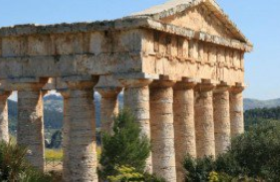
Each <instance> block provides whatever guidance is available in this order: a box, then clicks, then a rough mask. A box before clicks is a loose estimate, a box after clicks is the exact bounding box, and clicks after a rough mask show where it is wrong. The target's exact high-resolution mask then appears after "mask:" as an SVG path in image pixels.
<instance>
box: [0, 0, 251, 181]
mask: <svg viewBox="0 0 280 182" xmlns="http://www.w3.org/2000/svg"><path fill="white" fill-rule="evenodd" d="M252 47H253V46H252V44H251V43H250V42H249V41H248V40H247V39H246V38H245V36H244V35H243V34H242V33H241V32H240V31H239V30H238V28H237V27H236V26H235V24H234V23H233V22H232V21H230V20H229V18H228V16H227V15H226V14H225V13H224V12H223V11H222V10H221V8H220V7H219V6H218V5H217V3H216V2H215V1H214V0H170V1H168V2H167V3H165V4H163V5H159V6H156V7H153V8H151V9H148V10H145V11H143V12H139V13H135V14H134V15H132V16H129V17H125V18H122V19H117V20H113V21H100V22H93V23H74V24H56V25H46V26H41V25H33V24H30V25H19V26H13V27H3V28H1V29H0V83H1V84H0V109H1V115H0V116H1V117H0V139H2V140H5V141H8V139H9V133H8V113H7V98H8V96H9V94H10V93H11V92H12V91H17V92H18V133H17V135H18V136H17V140H18V144H19V145H23V146H27V147H28V149H29V153H28V156H27V158H28V160H29V161H30V162H31V163H32V165H34V166H35V167H37V168H39V169H41V170H44V166H45V165H44V125H43V106H42V97H43V95H44V94H45V93H46V91H48V90H56V91H58V92H60V93H61V94H62V96H63V97H64V123H63V150H64V151H63V152H64V159H63V179H64V181H66V182H78V181H79V182H97V181H98V176H97V173H96V168H97V164H98V161H97V154H96V139H95V135H96V134H95V117H94V109H95V108H94V103H93V92H94V90H96V91H98V92H99V93H100V94H101V96H102V101H101V108H102V109H101V119H102V130H103V131H107V132H111V127H112V124H113V120H112V116H113V115H115V114H117V113H118V102H117V96H118V94H119V93H120V92H121V91H122V90H123V91H124V99H125V100H124V107H126V108H129V109H130V110H131V111H132V112H133V113H134V115H135V116H136V118H137V121H138V122H139V123H140V125H141V128H142V132H143V134H146V135H147V136H148V137H149V138H150V141H151V144H152V152H151V156H150V157H149V159H148V160H147V170H148V171H149V172H153V173H155V174H157V175H159V176H161V177H163V178H165V179H166V180H167V181H168V182H182V181H183V179H184V172H183V167H182V161H183V158H184V156H185V155H186V154H187V153H189V154H190V155H192V156H193V157H203V156H205V155H206V156H210V155H212V156H216V155H218V154H220V153H223V152H224V151H225V150H226V149H227V147H228V146H229V145H230V138H231V137H232V136H236V135H238V134H240V133H242V132H243V131H244V123H243V97H242V91H243V90H244V53H245V52H250V51H251V50H252Z"/></svg>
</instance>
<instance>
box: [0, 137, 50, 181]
mask: <svg viewBox="0 0 280 182" xmlns="http://www.w3.org/2000/svg"><path fill="white" fill-rule="evenodd" d="M26 152H27V150H26V149H24V148H21V147H18V146H16V145H12V144H11V143H5V142H2V143H0V181H10V182H15V181H20V182H39V181H40V182H50V181H52V179H51V177H50V176H48V175H44V174H43V173H41V172H40V171H38V170H36V169H34V168H33V167H31V166H30V165H29V164H28V163H27V162H26V160H25V155H26Z"/></svg>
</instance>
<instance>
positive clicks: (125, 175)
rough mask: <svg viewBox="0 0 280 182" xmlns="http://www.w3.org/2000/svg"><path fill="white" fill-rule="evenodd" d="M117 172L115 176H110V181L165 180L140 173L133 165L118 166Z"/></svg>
mask: <svg viewBox="0 0 280 182" xmlns="http://www.w3.org/2000/svg"><path fill="white" fill-rule="evenodd" d="M116 172H117V174H116V175H115V176H108V178H107V179H108V181H109V182H128V181H141V182H164V180H163V179H160V178H157V177H156V176H154V175H150V174H148V173H144V174H143V173H140V172H138V171H137V170H136V169H135V168H133V167H127V166H121V167H116Z"/></svg>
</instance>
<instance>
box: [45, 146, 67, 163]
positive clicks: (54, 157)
mask: <svg viewBox="0 0 280 182" xmlns="http://www.w3.org/2000/svg"><path fill="white" fill-rule="evenodd" d="M45 156H46V161H51V162H53V161H62V158H63V151H62V149H58V150H56V149H46V151H45Z"/></svg>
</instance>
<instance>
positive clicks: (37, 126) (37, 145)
mask: <svg viewBox="0 0 280 182" xmlns="http://www.w3.org/2000/svg"><path fill="white" fill-rule="evenodd" d="M17 142H18V144H19V145H21V146H24V147H27V149H28V154H27V160H28V161H29V162H30V163H31V164H32V166H34V167H36V168H38V169H40V170H44V158H45V154H44V150H45V140H44V116H43V94H42V92H41V91H40V90H39V89H34V90H33V89H32V90H19V91H18V129H17Z"/></svg>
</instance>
